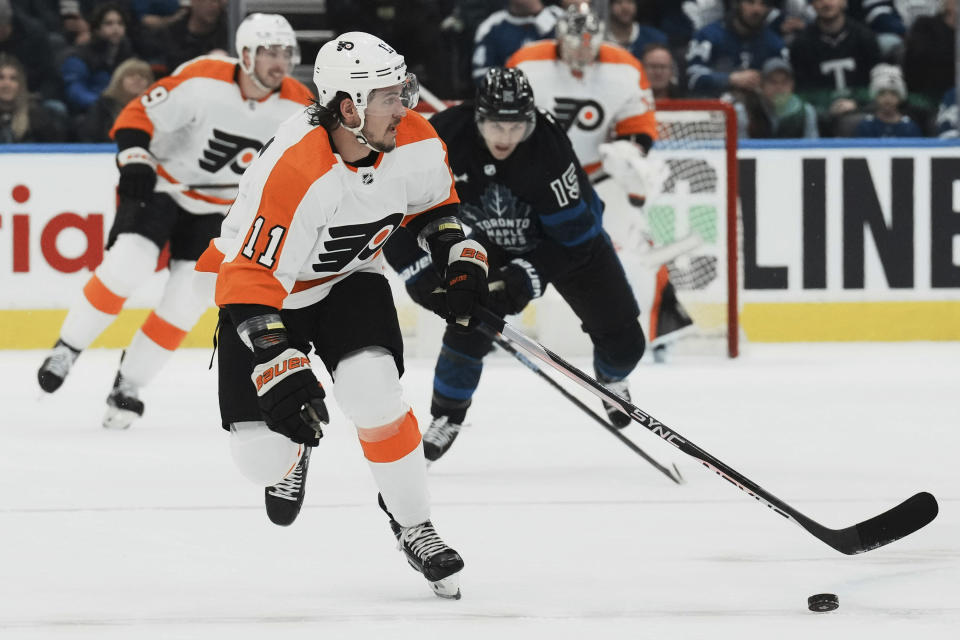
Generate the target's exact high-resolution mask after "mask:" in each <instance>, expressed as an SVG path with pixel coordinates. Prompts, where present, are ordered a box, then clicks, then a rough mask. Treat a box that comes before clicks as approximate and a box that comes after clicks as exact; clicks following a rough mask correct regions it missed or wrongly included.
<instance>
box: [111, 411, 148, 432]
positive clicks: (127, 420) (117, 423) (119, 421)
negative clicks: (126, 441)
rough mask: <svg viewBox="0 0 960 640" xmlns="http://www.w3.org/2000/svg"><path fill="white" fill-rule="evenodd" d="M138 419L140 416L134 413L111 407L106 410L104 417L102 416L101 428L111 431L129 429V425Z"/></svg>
mask: <svg viewBox="0 0 960 640" xmlns="http://www.w3.org/2000/svg"><path fill="white" fill-rule="evenodd" d="M139 417H140V415H139V414H138V413H136V412H135V411H127V410H126V409H115V408H112V407H111V408H110V409H107V413H106V415H104V416H103V428H104V429H110V430H113V431H121V430H123V429H129V428H130V425H131V424H133V421H134V420H136V419H137V418H139Z"/></svg>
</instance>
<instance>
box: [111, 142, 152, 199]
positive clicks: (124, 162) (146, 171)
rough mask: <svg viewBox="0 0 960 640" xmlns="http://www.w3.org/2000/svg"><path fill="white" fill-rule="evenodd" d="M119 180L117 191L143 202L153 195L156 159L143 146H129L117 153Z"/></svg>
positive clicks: (123, 195)
mask: <svg viewBox="0 0 960 640" xmlns="http://www.w3.org/2000/svg"><path fill="white" fill-rule="evenodd" d="M117 168H118V169H120V181H119V183H118V184H117V193H119V194H120V195H121V196H122V197H125V198H131V199H133V200H136V201H138V202H141V203H144V202H146V201H148V200H149V199H150V198H151V197H152V196H153V189H154V187H156V186H157V161H156V160H155V159H154V157H153V154H151V153H150V152H149V151H148V150H146V149H144V148H143V147H129V148H127V149H124V150H123V151H121V152H119V153H118V154H117Z"/></svg>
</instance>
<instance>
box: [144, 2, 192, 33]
mask: <svg viewBox="0 0 960 640" xmlns="http://www.w3.org/2000/svg"><path fill="white" fill-rule="evenodd" d="M130 8H131V9H132V10H133V15H134V18H135V19H136V21H137V22H138V23H139V24H141V25H143V26H144V27H146V28H148V29H162V28H164V27H166V26H167V25H169V24H171V23H173V22H176V21H177V20H179V19H180V18H181V17H182V16H183V14H184V13H186V11H187V9H186V7H184V6H182V3H181V2H180V0H130Z"/></svg>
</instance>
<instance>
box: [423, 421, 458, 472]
mask: <svg viewBox="0 0 960 640" xmlns="http://www.w3.org/2000/svg"><path fill="white" fill-rule="evenodd" d="M462 426H463V425H462V424H457V423H456V422H450V418H448V417H447V416H437V417H435V418H434V419H433V422H431V423H430V428H429V429H427V432H426V433H424V434H423V455H424V456H425V457H426V458H427V460H429V461H430V462H434V461H436V460H439V459H440V456H442V455H443V454H445V453H446V452H447V450H448V449H449V448H450V446H451V445H452V444H453V441H454V440H456V439H457V435H458V434H459V433H460V428H461V427H462Z"/></svg>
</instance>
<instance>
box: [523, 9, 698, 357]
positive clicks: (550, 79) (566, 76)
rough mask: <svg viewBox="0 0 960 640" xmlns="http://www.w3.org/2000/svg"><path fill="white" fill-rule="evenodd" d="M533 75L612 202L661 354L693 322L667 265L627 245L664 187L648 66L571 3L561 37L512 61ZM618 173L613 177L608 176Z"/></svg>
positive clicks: (623, 255) (617, 235)
mask: <svg viewBox="0 0 960 640" xmlns="http://www.w3.org/2000/svg"><path fill="white" fill-rule="evenodd" d="M507 66H508V67H517V68H519V69H522V70H523V72H524V73H525V74H526V75H527V78H529V80H530V84H531V86H532V87H533V90H534V94H535V95H536V98H537V106H538V107H540V108H542V109H546V110H548V111H550V112H551V113H553V114H554V116H555V117H556V118H557V120H558V121H559V122H560V124H561V125H563V126H564V127H565V129H566V132H567V135H568V136H569V138H570V142H571V143H572V144H573V148H574V150H575V151H576V153H577V158H578V159H579V160H580V164H581V165H582V166H583V168H584V170H585V171H586V172H587V174H588V175H589V176H590V178H591V180H592V181H593V183H594V184H595V185H596V189H597V193H598V194H599V195H600V197H601V199H602V200H603V201H604V202H605V203H606V205H607V209H606V211H605V212H604V218H603V226H604V228H605V229H606V230H607V232H608V233H609V234H610V236H611V239H612V240H613V242H614V245H615V246H617V248H618V250H619V252H620V259H621V261H622V262H623V263H624V268H625V269H626V270H627V274H628V276H629V277H630V284H631V286H632V288H633V291H634V294H635V295H636V297H637V302H638V303H639V305H640V308H641V309H642V310H643V316H642V324H643V326H644V330H645V333H646V335H647V338H648V340H649V343H650V346H651V348H652V351H653V352H654V355H655V356H657V355H661V354H663V349H664V348H665V346H666V344H667V343H668V342H669V341H671V340H672V339H674V338H676V337H677V336H678V332H681V331H682V330H684V329H686V328H687V327H689V326H690V325H691V324H692V322H691V320H690V318H689V316H687V314H686V312H685V311H684V310H683V308H682V307H681V305H680V303H679V301H678V300H677V299H676V295H675V292H674V290H673V285H671V284H670V282H669V278H668V275H667V269H666V267H665V266H663V265H655V266H654V268H653V269H651V268H650V267H649V266H647V265H646V263H645V261H643V260H641V259H639V256H637V255H636V253H635V252H631V251H625V250H624V248H625V247H626V246H627V245H629V244H631V241H632V238H633V237H634V236H635V234H636V228H637V227H638V225H639V226H641V228H642V226H643V224H644V222H645V219H644V218H643V217H642V216H643V214H642V211H641V210H640V207H642V206H643V203H644V202H645V200H646V198H647V196H648V195H652V192H653V190H655V189H656V188H657V187H658V184H657V183H658V181H660V180H661V176H660V170H659V169H658V165H657V164H656V163H655V162H652V161H651V160H650V159H649V158H648V157H647V154H648V153H649V152H650V148H651V147H652V146H653V143H654V141H655V140H656V138H657V123H656V116H655V111H654V109H655V108H654V100H653V93H652V92H651V90H650V83H649V81H648V79H647V75H646V73H645V72H644V71H643V66H642V65H641V64H640V62H639V61H638V60H637V59H636V58H635V57H633V56H632V55H631V54H630V52H628V51H627V50H625V49H623V48H621V47H618V46H616V45H612V44H608V43H605V42H603V24H602V22H601V21H600V19H599V18H598V16H597V14H596V13H595V12H594V10H593V9H591V8H590V5H589V3H585V2H584V3H579V4H574V5H570V6H569V7H568V8H567V12H566V14H565V15H564V16H563V17H562V18H561V19H560V20H559V21H558V22H557V37H556V39H554V40H541V41H540V42H535V43H532V44H528V45H526V46H524V47H522V48H521V49H519V50H518V51H517V52H516V53H514V54H513V56H512V57H511V58H510V59H509V60H508V61H507ZM608 178H612V179H608Z"/></svg>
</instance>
